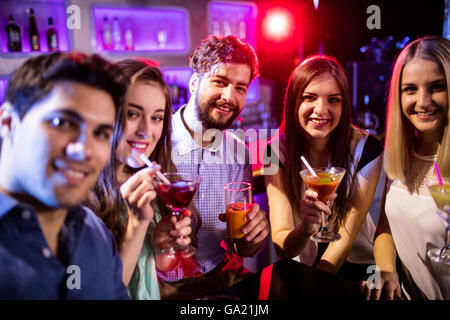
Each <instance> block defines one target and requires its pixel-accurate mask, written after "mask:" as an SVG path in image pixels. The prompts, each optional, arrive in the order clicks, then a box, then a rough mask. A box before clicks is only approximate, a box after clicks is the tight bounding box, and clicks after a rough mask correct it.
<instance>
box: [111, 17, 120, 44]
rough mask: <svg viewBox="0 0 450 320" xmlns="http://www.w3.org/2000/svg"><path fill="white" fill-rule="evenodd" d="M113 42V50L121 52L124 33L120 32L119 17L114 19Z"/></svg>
mask: <svg viewBox="0 0 450 320" xmlns="http://www.w3.org/2000/svg"><path fill="white" fill-rule="evenodd" d="M112 40H113V49H114V50H120V49H121V46H122V33H121V31H120V23H119V18H117V17H114V18H113V23H112Z"/></svg>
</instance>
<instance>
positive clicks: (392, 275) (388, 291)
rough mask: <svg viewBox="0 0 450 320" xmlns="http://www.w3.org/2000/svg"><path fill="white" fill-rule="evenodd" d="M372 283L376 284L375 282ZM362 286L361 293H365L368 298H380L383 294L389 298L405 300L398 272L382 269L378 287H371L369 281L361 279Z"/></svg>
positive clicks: (385, 297)
mask: <svg viewBox="0 0 450 320" xmlns="http://www.w3.org/2000/svg"><path fill="white" fill-rule="evenodd" d="M370 285H371V286H374V284H370ZM360 287H361V293H362V294H364V295H365V297H366V300H380V298H381V295H382V294H383V298H384V299H387V300H394V299H399V300H403V299H402V296H401V287H400V282H399V280H398V274H397V272H385V271H381V274H380V283H379V287H378V288H376V287H371V288H369V284H368V283H367V281H361V283H360Z"/></svg>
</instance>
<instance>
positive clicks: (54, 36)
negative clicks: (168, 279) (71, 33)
mask: <svg viewBox="0 0 450 320" xmlns="http://www.w3.org/2000/svg"><path fill="white" fill-rule="evenodd" d="M47 44H48V51H57V50H58V48H59V45H58V32H56V30H55V26H54V24H53V18H52V17H49V18H48V30H47Z"/></svg>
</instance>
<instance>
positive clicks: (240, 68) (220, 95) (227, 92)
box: [194, 63, 251, 130]
mask: <svg viewBox="0 0 450 320" xmlns="http://www.w3.org/2000/svg"><path fill="white" fill-rule="evenodd" d="M250 74H251V70H250V66H248V65H246V64H239V63H226V64H219V65H217V66H216V67H215V68H213V69H212V71H211V73H209V74H207V75H204V76H203V77H202V78H201V79H197V81H196V82H195V85H194V90H195V95H196V96H195V99H196V104H197V106H198V118H199V120H200V121H202V125H203V127H204V128H205V129H214V128H215V129H219V130H224V129H227V128H229V127H230V126H231V124H232V123H233V121H234V120H235V119H236V118H237V117H238V116H239V114H240V113H241V111H242V109H243V108H244V104H245V98H246V95H247V90H248V86H249V85H250Z"/></svg>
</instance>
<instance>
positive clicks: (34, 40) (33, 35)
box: [28, 8, 40, 51]
mask: <svg viewBox="0 0 450 320" xmlns="http://www.w3.org/2000/svg"><path fill="white" fill-rule="evenodd" d="M28 14H29V16H30V47H31V51H39V49H40V45H39V33H38V29H37V26H36V18H35V17H34V9H33V8H30V9H29V11H28Z"/></svg>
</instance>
